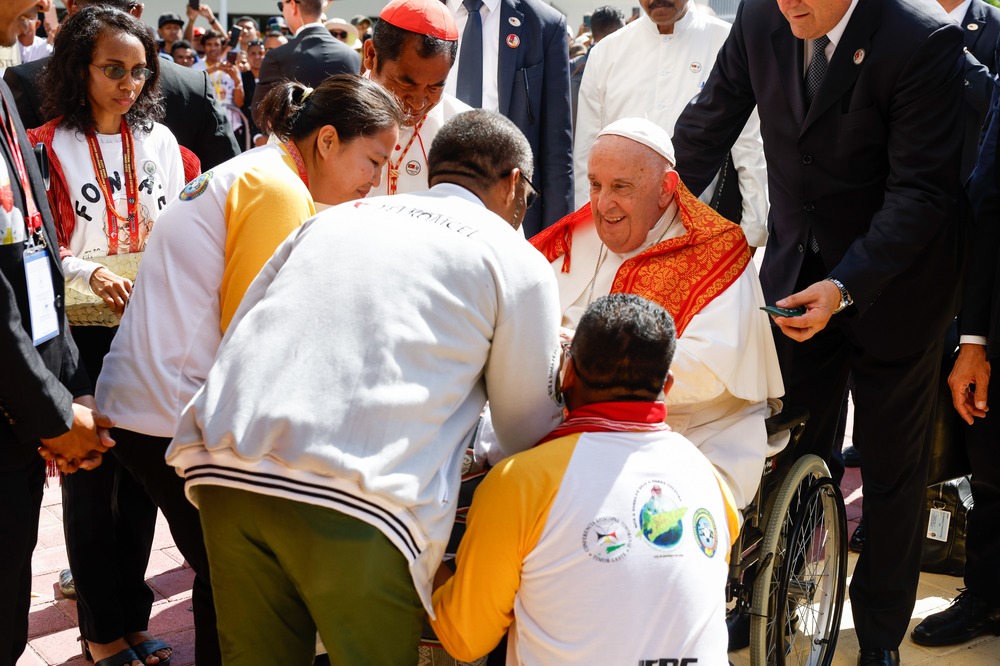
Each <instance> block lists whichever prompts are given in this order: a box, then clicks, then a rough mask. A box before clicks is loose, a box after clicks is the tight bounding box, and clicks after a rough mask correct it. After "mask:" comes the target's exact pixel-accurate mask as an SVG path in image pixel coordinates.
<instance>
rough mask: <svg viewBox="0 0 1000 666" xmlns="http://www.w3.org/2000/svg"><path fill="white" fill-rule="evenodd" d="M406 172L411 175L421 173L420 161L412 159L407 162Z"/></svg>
mask: <svg viewBox="0 0 1000 666" xmlns="http://www.w3.org/2000/svg"><path fill="white" fill-rule="evenodd" d="M406 173H408V174H410V175H411V176H416V175H417V174H418V173H420V162H418V161H416V160H410V161H409V162H407V163H406Z"/></svg>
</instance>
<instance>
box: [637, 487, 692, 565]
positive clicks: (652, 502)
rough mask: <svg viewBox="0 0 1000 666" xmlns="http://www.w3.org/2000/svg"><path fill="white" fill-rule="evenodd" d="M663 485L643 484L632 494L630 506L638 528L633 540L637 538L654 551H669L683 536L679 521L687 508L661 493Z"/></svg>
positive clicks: (668, 495) (682, 528) (682, 525)
mask: <svg viewBox="0 0 1000 666" xmlns="http://www.w3.org/2000/svg"><path fill="white" fill-rule="evenodd" d="M664 485H666V484H662V485H661V482H657V481H651V482H648V483H646V484H644V485H643V486H642V487H641V488H640V489H639V491H638V492H637V493H636V498H635V504H634V505H633V506H634V507H635V509H634V510H635V511H636V515H635V521H636V523H637V525H638V527H639V533H638V534H637V535H636V536H641V537H642V538H643V539H644V540H645V541H646V543H647V544H649V545H650V546H652V547H653V548H654V550H673V549H674V548H676V547H677V546H678V545H680V542H681V537H682V536H684V523H683V521H682V518H684V514H686V513H687V507H683V506H679V505H678V503H677V502H676V501H675V499H674V498H672V497H671V496H670V493H665V492H664V491H663V486H664ZM640 503H641V504H640Z"/></svg>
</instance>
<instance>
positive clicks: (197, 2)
mask: <svg viewBox="0 0 1000 666" xmlns="http://www.w3.org/2000/svg"><path fill="white" fill-rule="evenodd" d="M188 7H190V8H191V9H193V10H195V11H198V10H199V9H201V0H188Z"/></svg>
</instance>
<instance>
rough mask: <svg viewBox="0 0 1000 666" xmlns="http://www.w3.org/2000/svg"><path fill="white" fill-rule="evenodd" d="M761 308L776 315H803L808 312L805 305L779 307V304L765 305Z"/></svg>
mask: <svg viewBox="0 0 1000 666" xmlns="http://www.w3.org/2000/svg"><path fill="white" fill-rule="evenodd" d="M761 310H763V311H764V312H766V313H767V314H769V315H772V316H774V317H801V316H802V315H804V314H805V313H806V309H805V308H804V307H798V308H779V307H778V306H777V305H765V306H763V307H761Z"/></svg>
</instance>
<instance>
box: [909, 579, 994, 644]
mask: <svg viewBox="0 0 1000 666" xmlns="http://www.w3.org/2000/svg"><path fill="white" fill-rule="evenodd" d="M983 634H993V635H1000V606H998V605H997V604H996V603H995V602H994V603H992V604H991V603H989V602H987V601H983V600H982V599H980V598H978V597H975V596H973V595H972V594H970V593H969V591H968V590H962V593H961V594H959V595H958V597H956V598H955V601H954V602H953V603H952V604H951V606H950V607H949V608H948V609H947V610H943V611H941V612H940V613H934V614H933V615H928V616H927V617H926V618H924V621H923V622H921V623H920V624H918V625H917V626H916V627H914V628H913V632H912V633H911V634H910V638H911V639H913V642H914V643H917V644H919V645H928V646H932V647H936V646H940V645H955V644H956V643H964V642H965V641H968V640H972V639H973V638H975V637H976V636H982V635H983Z"/></svg>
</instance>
